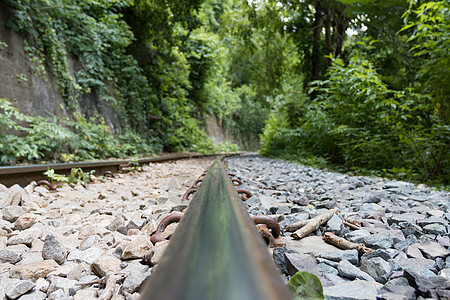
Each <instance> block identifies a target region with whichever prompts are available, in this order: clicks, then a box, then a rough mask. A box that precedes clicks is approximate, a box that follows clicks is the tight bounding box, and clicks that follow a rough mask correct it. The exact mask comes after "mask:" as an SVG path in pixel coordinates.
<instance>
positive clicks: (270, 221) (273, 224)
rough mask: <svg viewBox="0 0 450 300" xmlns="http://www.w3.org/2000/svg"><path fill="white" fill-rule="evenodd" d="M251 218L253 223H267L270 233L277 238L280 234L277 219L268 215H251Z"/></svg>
mask: <svg viewBox="0 0 450 300" xmlns="http://www.w3.org/2000/svg"><path fill="white" fill-rule="evenodd" d="M252 220H253V222H254V223H255V225H258V224H265V225H267V227H268V228H270V230H272V235H273V236H274V237H275V238H277V237H279V236H280V233H281V229H280V225H279V224H278V222H277V221H275V219H274V218H271V217H268V216H252Z"/></svg>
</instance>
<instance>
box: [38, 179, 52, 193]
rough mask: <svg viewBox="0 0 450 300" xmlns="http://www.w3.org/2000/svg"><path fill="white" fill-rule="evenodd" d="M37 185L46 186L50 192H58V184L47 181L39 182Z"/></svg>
mask: <svg viewBox="0 0 450 300" xmlns="http://www.w3.org/2000/svg"><path fill="white" fill-rule="evenodd" d="M36 185H38V186H40V185H45V186H46V187H47V188H48V189H49V190H50V191H56V188H57V186H56V184H51V183H50V182H48V181H47V180H39V181H38V182H37V183H36Z"/></svg>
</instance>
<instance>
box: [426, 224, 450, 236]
mask: <svg viewBox="0 0 450 300" xmlns="http://www.w3.org/2000/svg"><path fill="white" fill-rule="evenodd" d="M423 231H424V232H425V233H429V234H439V235H446V234H447V228H446V227H445V226H444V225H441V224H437V223H433V224H429V225H426V226H424V227H423Z"/></svg>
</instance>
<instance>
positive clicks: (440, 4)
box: [402, 0, 450, 123]
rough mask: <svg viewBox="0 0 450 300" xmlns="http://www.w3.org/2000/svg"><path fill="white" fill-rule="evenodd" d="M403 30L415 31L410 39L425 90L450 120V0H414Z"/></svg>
mask: <svg viewBox="0 0 450 300" xmlns="http://www.w3.org/2000/svg"><path fill="white" fill-rule="evenodd" d="M403 18H404V21H405V23H406V25H405V26H403V28H402V31H412V32H411V34H410V37H409V39H408V41H409V42H410V43H411V46H412V47H411V51H412V52H413V53H414V56H415V57H417V58H422V59H421V60H420V62H421V64H420V68H419V72H418V73H417V79H418V82H420V83H421V85H422V86H421V88H422V90H423V92H425V93H427V94H429V95H430V96H431V97H432V100H433V105H434V107H435V110H436V113H437V114H438V115H439V116H440V118H441V119H443V120H444V121H445V122H446V123H448V120H449V115H450V107H449V102H450V98H449V95H450V85H449V84H448V83H449V82H450V1H449V0H444V1H426V2H424V3H422V4H420V2H419V4H418V1H411V6H410V8H409V10H408V11H407V12H406V13H405V14H404V15H403Z"/></svg>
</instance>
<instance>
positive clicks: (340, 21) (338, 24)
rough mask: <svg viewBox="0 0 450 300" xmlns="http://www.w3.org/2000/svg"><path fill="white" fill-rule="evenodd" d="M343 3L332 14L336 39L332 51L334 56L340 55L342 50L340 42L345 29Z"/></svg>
mask: <svg viewBox="0 0 450 300" xmlns="http://www.w3.org/2000/svg"><path fill="white" fill-rule="evenodd" d="M344 11H345V5H343V6H342V8H341V9H338V10H336V13H335V15H334V21H335V30H334V35H335V39H336V49H335V52H334V56H335V57H338V56H340V55H341V52H342V44H343V43H344V37H345V30H346V29H347V28H346V27H347V26H346V22H347V19H346V18H345V13H344Z"/></svg>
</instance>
